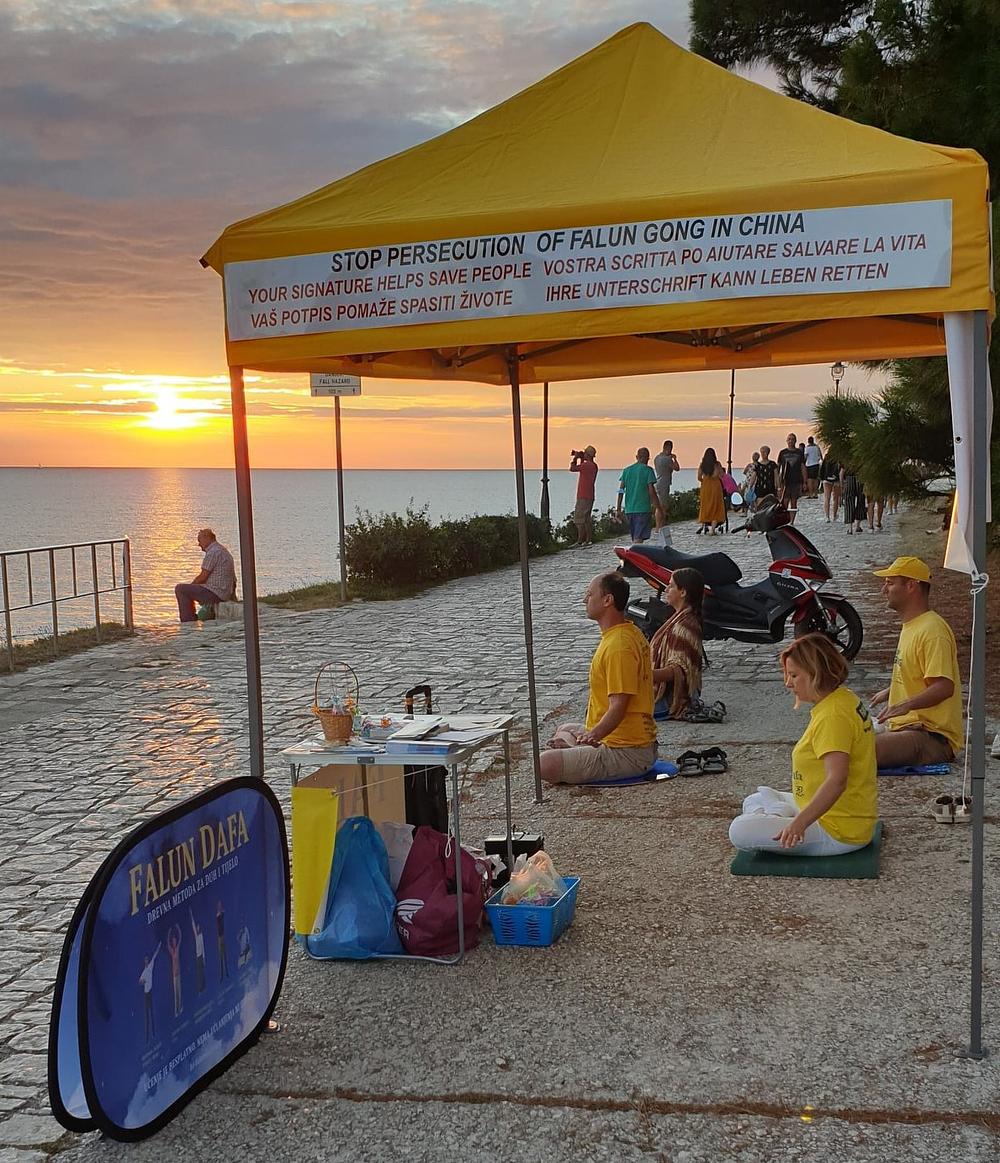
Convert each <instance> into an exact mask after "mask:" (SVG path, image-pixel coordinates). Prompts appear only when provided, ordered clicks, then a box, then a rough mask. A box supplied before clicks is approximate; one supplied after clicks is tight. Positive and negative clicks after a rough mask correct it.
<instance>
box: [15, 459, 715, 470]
mask: <svg viewBox="0 0 1000 1163" xmlns="http://www.w3.org/2000/svg"><path fill="white" fill-rule="evenodd" d="M562 463H563V462H562V460H560V461H559V462H558V463H557V464H551V463H550V464H549V471H550V472H552V471H559V472H561V471H563V470H562V469H560V468H559V465H561V464H562ZM613 463H617V462H613ZM697 467H698V466H697V465H696V464H694V465H692V466H691V468H692V471H693V470H694V469H696V468H697ZM39 470H42V471H43V472H60V471H71V472H109V471H114V472H135V471H136V470H139V471H142V472H158V471H171V472H172V471H180V472H230V473H231V472H235V471H236V470H235V468H227V467H226V466H224V465H217V464H0V472H5V471H10V472H38V471H39ZM250 471H251V472H334V471H336V470H335V468H334V466H333V465H313V466H306V467H303V466H302V465H288V466H287V467H285V466H280V467H278V466H275V465H268V466H266V467H264V466H257V465H251V468H250ZM513 471H514V466H513V465H512V464H499V465H492V466H490V465H485V466H483V465H480V466H479V467H478V468H422V467H420V466H419V465H402V464H401V465H392V466H391V467H390V466H386V465H384V464H376V465H366V466H363V467H357V466H352V467H351V468H345V469H344V472H513ZM524 471H525V472H541V471H542V466H541V465H540V464H537V465H535V464H526V465H525V466H524ZM567 471H568V470H567ZM680 471H681V472H683V471H684V470H683V469H681V470H680Z"/></svg>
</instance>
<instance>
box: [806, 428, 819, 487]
mask: <svg viewBox="0 0 1000 1163" xmlns="http://www.w3.org/2000/svg"><path fill="white" fill-rule="evenodd" d="M805 455H806V496H807V497H818V496H819V466H820V465H821V464H822V463H823V450H822V449H821V448H820V446H819V445H818V444H817V443H816V441H815V440H813V438H812V437H811V436H809V437H807V438H806V454H805Z"/></svg>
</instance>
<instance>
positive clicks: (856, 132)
mask: <svg viewBox="0 0 1000 1163" xmlns="http://www.w3.org/2000/svg"><path fill="white" fill-rule="evenodd" d="M987 189H988V185H987V172H986V166H985V163H984V162H983V161H982V159H981V158H980V157H979V156H978V155H977V154H975V153H974V152H972V151H969V150H956V149H946V148H943V147H938V146H932V145H925V144H922V143H919V142H914V141H909V140H905V139H902V138H897V137H894V136H892V135H890V134H887V133H884V132H882V131H881V130H878V129H874V128H871V127H869V126H864V125H859V124H856V123H854V122H850V121H846V120H843V119H841V118H838V117H834V116H832V115H830V114H827V113H824V112H822V111H820V110H817V109H815V108H812V107H810V106H807V105H804V104H802V103H800V102H797V101H794V100H792V99H790V98H787V97H784V96H782V95H780V94H778V93H775V92H773V91H771V90H769V89H766V88H763V87H762V86H759V85H757V84H755V83H753V82H751V81H747V80H744V79H743V78H740V77H737V76H734V75H733V74H730V73H728V72H726V71H725V70H723V69H720V68H718V67H717V66H715V65H713V64H711V63H710V62H708V61H706V60H704V59H702V58H700V57H698V56H695V55H694V54H692V53H689V52H687V51H686V50H684V49H682V48H680V47H679V46H677V45H676V44H674V43H673V42H672V41H670V40H668V39H667V38H666V37H664V36H663V35H662V34H661V33H659V32H658V31H657V30H656V29H654V28H652V27H651V26H650V25H647V24H636V25H632V26H630V27H628V28H626V29H624V30H623V31H621V32H619V33H618V34H617V35H615V36H613V37H612V38H610V39H609V40H607V41H605V42H604V43H603V44H601V45H598V46H597V47H596V48H595V49H593V50H592V51H590V52H588V53H586V54H584V55H583V56H581V57H579V58H578V59H577V60H575V61H572V62H571V63H570V64H568V65H566V66H565V67H564V68H561V69H559V70H558V71H556V72H555V73H553V74H551V75H550V76H548V77H546V78H544V79H543V80H541V81H539V82H538V83H537V84H535V85H533V86H531V87H530V88H528V89H525V90H524V91H523V92H521V93H519V94H517V95H516V96H514V97H512V98H510V99H509V100H508V101H505V102H503V103H502V104H500V105H498V106H496V107H495V108H493V109H490V110H488V111H486V112H485V113H483V114H481V115H480V116H479V117H476V118H474V119H473V120H471V121H469V122H467V123H466V124H464V125H460V126H458V127H457V128H455V129H453V130H451V131H449V132H447V133H444V134H442V135H441V136H439V137H437V138H434V139H432V140H431V141H428V142H425V143H423V144H421V145H418V146H415V147H414V148H412V149H409V150H407V151H405V152H403V153H401V154H398V155H396V156H394V157H390V158H387V159H385V160H383V161H379V162H377V163H375V164H374V165H371V166H368V167H366V168H365V169H362V170H360V171H358V172H357V173H355V174H352V175H350V176H348V177H345V178H343V179H341V180H340V181H337V182H334V183H333V184H332V185H329V186H325V187H323V188H322V189H320V190H316V191H314V192H312V193H310V194H307V195H306V196H305V197H303V198H300V199H298V200H296V201H294V202H290V203H288V204H286V205H284V206H280V207H278V208H276V209H273V210H269V211H266V212H265V213H263V214H259V215H257V216H255V217H253V218H248V219H245V220H243V221H242V222H238V223H236V224H234V225H232V226H230V227H228V228H227V229H226V231H225V232H224V233H223V234H222V235H221V236H220V238H219V239H218V240H217V241H216V242H215V243H214V244H213V246H212V247H211V248H210V250H209V251H208V253H207V254H206V255H205V258H204V259H203V260H202V261H203V263H205V264H206V265H211V266H212V267H214V268H215V270H217V271H219V272H220V273H224V274H225V275H226V293H227V313H228V321H229V324H230V331H229V335H228V356H229V362H230V364H232V365H235V366H247V367H255V368H260V369H263V370H273V371H281V370H287V371H302V370H317V371H349V372H350V371H353V372H357V371H358V370H359V364H360V365H362V370H363V371H364V373H365V374H366V375H374V376H389V377H396V378H430V379H448V378H452V379H462V380H470V379H471V380H483V381H485V382H496V383H506V382H507V380H508V374H509V369H508V367H507V363H506V360H507V358H508V356H509V354H510V352H509V350H505V349H509V348H510V346H511V345H516V346H517V357H518V359H519V364H520V374H521V378H522V380H523V381H525V382H527V381H532V380H541V379H549V380H560V379H576V378H582V377H587V378H590V377H594V376H601V375H622V374H630V373H636V374H639V373H648V372H658V371H673V370H698V369H702V368H723V367H733V366H736V367H745V366H762V365H768V364H797V363H807V362H814V361H815V362H818V361H821V360H827V359H832V358H865V357H874V356H884V355H886V354H894V355H924V354H935V353H939V352H941V351H943V350H944V333H943V329H942V326H941V317H942V314H943V313H944V312H945V311H957V310H972V309H991V307H992V298H991V293H990V287H989V241H988V208H987ZM899 203H915V204H916V203H922V204H930V203H940V204H942V205H944V204H947V205H948V207H949V210H948V214H949V216H950V217H949V223H948V227H949V232H950V236H949V240H948V241H949V243H950V251H949V260H950V264H951V266H950V272H946V273H945V276H944V277H943V278H940V279H938V281H937V284H936V285H926V284H925V285H916V284H915V283H914V282H912V281H911V282H910V283H908V284H906V285H902V286H900V285H896V286H893V287H888V288H886V287H884V286H882V285H881V284H880V285H877V286H875V287H874V289H872V290H865V291H862V292H859V291H858V290H857V289H856V288H855V287H851V288H850V289H846V290H843V291H839V292H837V291H835V290H834V291H833V292H832V293H826V292H825V291H823V292H821V293H820V292H816V291H815V290H814V291H812V292H811V293H802V292H801V291H795V290H790V291H789V292H788V293H780V292H775V291H774V290H773V286H772V288H771V289H770V290H769V291H768V293H767V294H766V295H765V294H754V293H752V291H749V290H747V289H746V288H744V293H741V294H740V295H739V296H738V297H723V296H715V297H713V296H712V295H711V291H710V290H709V291H708V292H707V293H705V288H704V287H702V288H701V292H702V293H701V294H698V293H695V294H694V295H693V296H686V295H684V294H683V293H681V295H680V297H679V298H678V296H677V295H674V296H673V297H672V298H671V297H668V296H664V299H665V300H667V301H663V300H661V301H656V302H652V301H649V299H648V298H647V299H646V300H644V301H642V302H641V303H637V304H636V305H631V304H623V303H622V302H621V301H615V302H614V304H613V305H609V306H606V307H605V306H599V307H596V308H594V307H590V308H588V309H579V308H573V307H571V306H567V309H565V310H563V309H561V307H562V304H560V305H559V309H553V307H552V306H549V307H546V308H545V309H543V310H533V309H525V310H523V311H517V313H512V312H511V311H510V310H508V311H507V312H506V313H505V314H502V315H496V314H494V315H490V316H486V317H472V316H468V317H466V316H461V317H459V316H458V315H457V314H453V315H452V316H451V317H448V318H437V319H435V320H434V321H431V322H420V323H414V324H412V325H409V326H400V325H398V323H392V324H390V325H387V326H383V325H372V323H371V321H368V322H367V323H366V324H364V325H362V326H360V327H358V326H354V327H349V326H348V325H346V324H344V325H343V328H342V329H332V328H328V329H326V330H319V329H313V330H308V331H306V332H305V333H289V332H287V331H286V332H285V333H281V334H276V333H274V332H273V330H272V331H270V332H268V331H266V329H265V331H262V332H261V333H260V337H255V336H256V333H255V335H254V336H251V337H246V336H244V335H243V334H242V333H236V334H234V327H233V320H234V316H233V310H234V308H235V306H236V303H235V300H236V297H237V287H239V286H241V285H242V284H240V283H239V282H238V281H236V282H232V283H231V276H233V277H235V276H236V275H237V274H238V273H239V271H240V269H241V268H239V267H236V266H234V265H233V264H250V263H261V261H262V260H278V259H287V258H288V257H289V256H315V261H317V262H319V261H321V260H327V261H326V262H325V265H323V266H322V268H321V269H324V270H326V271H330V269H331V267H330V263H329V261H328V260H329V258H330V256H331V254H332V253H333V252H345V251H355V250H362V249H366V248H369V249H370V248H382V249H383V250H384V249H386V248H389V247H392V246H396V247H402V246H403V245H404V244H408V243H427V242H431V241H433V240H444V239H474V238H486V237H494V236H498V235H510V234H515V233H517V232H523V233H526V234H530V233H531V232H543V231H545V232H550V231H557V230H562V231H567V232H569V231H572V230H573V229H574V228H586V227H591V228H593V227H598V226H602V225H604V226H607V225H614V224H649V223H654V222H663V221H667V220H678V219H691V218H702V219H711V218H713V217H714V216H731V215H754V216H760V215H766V214H769V213H779V212H798V211H825V210H831V209H834V208H845V207H879V206H883V207H885V206H889V207H892V206H896V205H897V204H899ZM858 221H860V219H859V220H858ZM641 230H642V227H641V225H640V240H641V237H642V235H641ZM787 237H788V236H786V235H785V234H781V233H780V232H778V231H771V232H767V231H764V232H761V233H751V234H750V235H749V236H748V237H743V238H740V237H739V235H738V234H737V236H736V237H735V238H734V239H732V238H725V237H723V238H721V240H720V241H721V242H727V241H737V242H744V243H762V244H766V243H767V242H769V241H774V240H775V238H777V239H778V240H779V243H780V242H783V241H785V240H786V239H787ZM637 249H640V250H641V249H643V248H642V246H641V245H640V246H639V247H638V248H637ZM661 249H662V247H661ZM552 253H554V252H552ZM588 253H590V252H588ZM609 253H610V251H609ZM779 254H780V251H779ZM534 258H535V260H536V263H535V265H536V272H537V271H538V270H540V269H541V258H540V256H539V255H537V254H535V255H534ZM819 261H822V260H819ZM836 261H838V262H844V261H851V260H850V259H847V260H845V259H844V257H843V256H842V255H841V256H840V257H838V258H837V260H836ZM854 261H858V262H861V261H868V260H863V259H862V258H860V257H859V258H857V259H856V260H854ZM872 261H874V260H872ZM798 263H799V265H801V264H802V263H803V260H802V259H801V256H800V258H799V260H798ZM415 265H416V266H417V267H418V268H419V265H420V264H419V263H417V264H415ZM772 265H773V264H772ZM794 265H796V264H794V263H790V264H788V267H789V269H790V268H791V267H792V266H794ZM247 269H249V268H247ZM266 269H267V268H266V266H265V267H262V268H261V270H262V271H266ZM379 269H381V268H379ZM386 269H388V268H386ZM392 269H393V270H394V271H396V272H399V273H401V274H403V275H405V274H406V273H407V268H406V267H405V266H400V265H397V266H396V267H395V268H392ZM685 269H688V268H685ZM783 269H784V268H783ZM470 273H471V271H470ZM639 273H640V274H648V273H650V272H648V271H641V272H639ZM657 273H662V272H657ZM254 278H256V279H257V282H256V283H254V281H253V279H251V280H250V284H249V285H255V286H263V285H266V283H267V277H265V276H264V275H261V276H260V277H258V276H257V275H256V274H255V275H254ZM372 287H373V293H375V292H377V291H378V289H379V286H378V284H377V283H373V284H372ZM515 288H516V284H515ZM244 291H245V287H244ZM410 293H411V294H412V293H413V292H410ZM424 293H429V292H427V291H426V284H425V290H424ZM376 297H377V296H376ZM325 301H326V302H328V303H330V304H335V303H336V301H337V299H336V296H330V297H328V298H327V299H326V300H325ZM248 302H249V300H248ZM517 303H518V300H517V299H516V298H515V299H514V307H515V308H516V307H517ZM397 318H398V316H397ZM319 326H322V324H320V325H319Z"/></svg>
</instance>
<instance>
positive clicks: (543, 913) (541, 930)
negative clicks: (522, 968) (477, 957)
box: [486, 876, 580, 945]
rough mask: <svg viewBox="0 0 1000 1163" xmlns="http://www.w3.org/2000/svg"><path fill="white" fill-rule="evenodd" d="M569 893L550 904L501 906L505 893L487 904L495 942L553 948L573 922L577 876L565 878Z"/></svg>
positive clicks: (499, 893) (497, 892) (496, 895)
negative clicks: (550, 946)
mask: <svg viewBox="0 0 1000 1163" xmlns="http://www.w3.org/2000/svg"><path fill="white" fill-rule="evenodd" d="M563 880H564V881H565V882H566V891H565V892H564V893H563V894H562V896H561V897H560V898H559V899H558V900H557V901H553V902H552V904H550V905H502V904H501V903H500V898H501V897H502V896H503V892H504V890H503V889H502V888H501V889H497V891H496V892H495V893H494V894H493V895H492V896H491V897H490V899H489V900H488V901H487V902H486V912H487V913H488V914H489V918H490V925H491V926H492V928H493V940H494V941H496V943H497V944H498V945H553V944H554V943H555V942H556V941H558V940H559V938H560V937H561V936H562V934H563V930H564V929H566V928H568V927H569V926H570V925H571V924H572V923H573V914H574V913H575V912H576V890H577V887H578V886H579V884H580V878H579V877H578V876H564V877H563Z"/></svg>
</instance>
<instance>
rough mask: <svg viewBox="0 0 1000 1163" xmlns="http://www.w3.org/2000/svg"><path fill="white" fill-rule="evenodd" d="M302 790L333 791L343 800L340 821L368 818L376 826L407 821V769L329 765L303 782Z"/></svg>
mask: <svg viewBox="0 0 1000 1163" xmlns="http://www.w3.org/2000/svg"><path fill="white" fill-rule="evenodd" d="M299 786H302V787H323V788H331V789H332V790H333V791H335V792H337V794H338V796H339V797H340V820H341V822H343V821H344V820H347V819H349V818H350V817H351V816H367V817H368V818H369V819H370V820H371V821H372V823H373V824H382V823H385V822H386V821H390V822H392V823H397V824H403V823H405V822H406V795H405V788H404V784H403V766H402V764H400V765H399V766H398V767H397V766H391V767H390V766H386V767H374V766H368V765H364V766H362V764H360V763H356V764H353V765H352V766H350V767H348V766H345V765H344V764H340V763H336V764H333V763H331V764H327V765H326V766H325V767H317V768H316V770H315V771H312V772H310V773H309V775H307V776H305V777H304V778H302V779H300V780H299Z"/></svg>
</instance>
